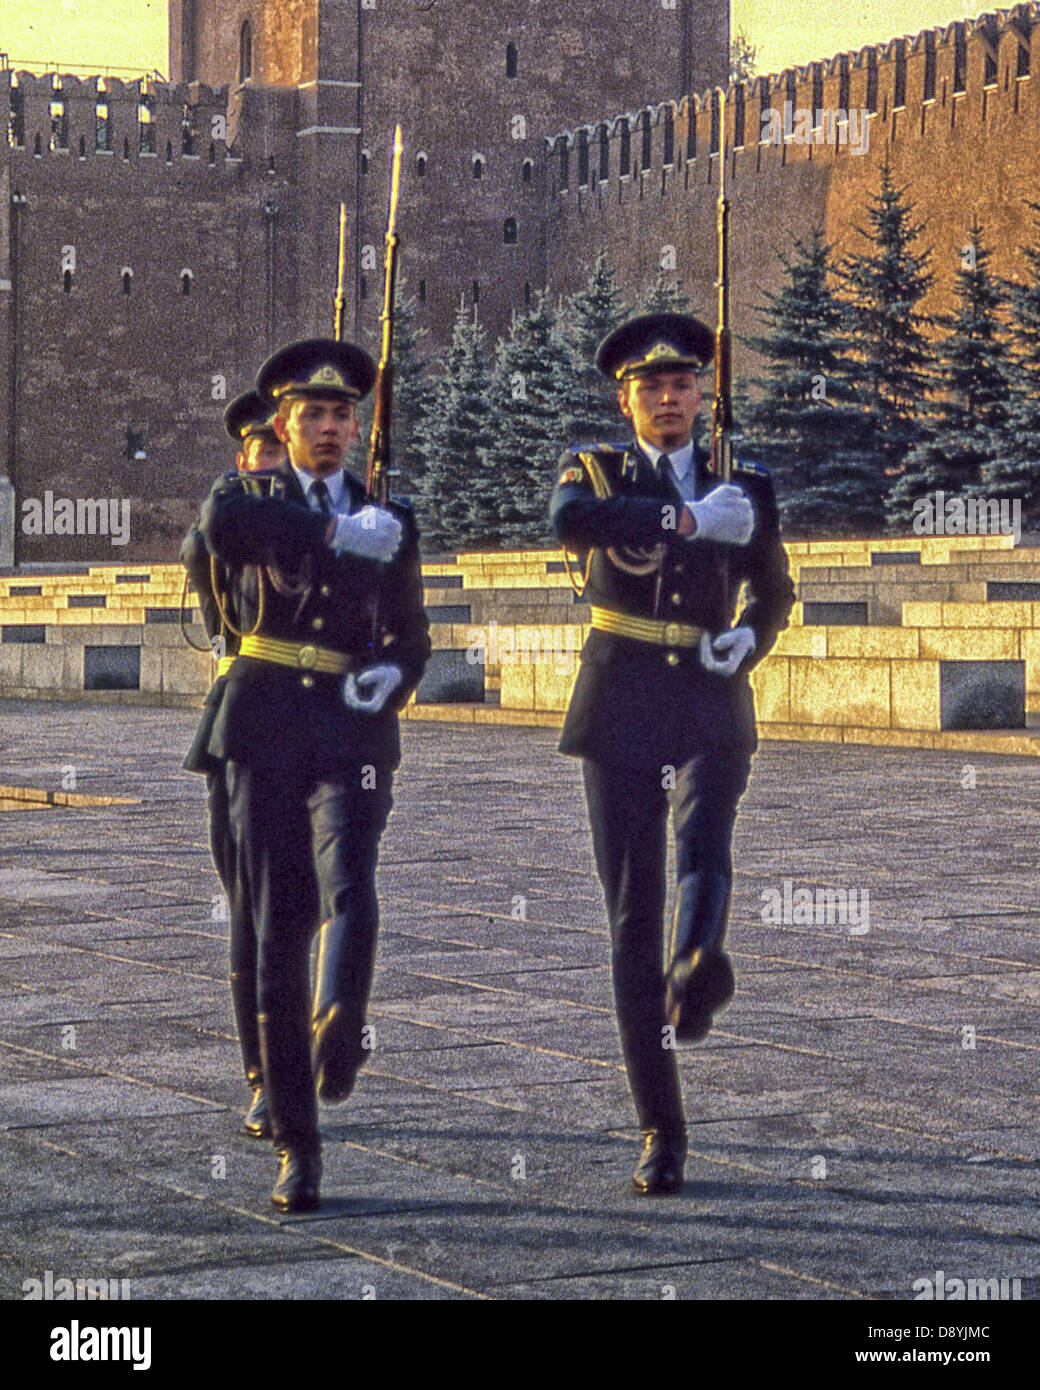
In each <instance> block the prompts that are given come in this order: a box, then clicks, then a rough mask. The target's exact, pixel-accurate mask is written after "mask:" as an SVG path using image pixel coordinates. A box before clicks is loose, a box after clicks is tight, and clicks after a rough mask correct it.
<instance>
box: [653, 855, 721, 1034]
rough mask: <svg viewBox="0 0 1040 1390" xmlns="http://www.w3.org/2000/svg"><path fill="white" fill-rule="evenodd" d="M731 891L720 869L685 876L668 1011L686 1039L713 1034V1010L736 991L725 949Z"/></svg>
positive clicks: (676, 922)
mask: <svg viewBox="0 0 1040 1390" xmlns="http://www.w3.org/2000/svg"><path fill="white" fill-rule="evenodd" d="M729 892H730V884H729V880H728V879H727V878H726V876H725V875H724V874H721V873H719V872H718V871H717V870H714V869H698V870H697V871H696V872H695V873H692V874H687V875H686V876H685V877H684V878H682V879H680V881H679V887H678V891H677V893H676V899H675V919H674V924H673V928H672V963H671V966H670V967H669V970H668V975H667V979H666V982H665V983H666V990H665V1013H666V1015H667V1018H668V1022H669V1023H670V1024H671V1025H672V1027H673V1028H674V1029H675V1036H676V1037H677V1038H679V1039H681V1040H682V1041H683V1042H699V1041H700V1040H701V1039H702V1038H705V1037H707V1035H708V1032H709V1031H710V1029H711V1016H712V1014H713V1013H714V1012H715V1010H716V1009H719V1008H721V1007H722V1005H723V1004H725V1003H726V1002H727V1001H728V1000H729V999H731V998H732V997H733V989H734V980H733V968H732V966H731V965H730V962H729V957H728V956H727V955H726V954H725V952H724V951H723V950H722V940H723V937H724V935H725V932H726V916H727V912H728V910H729Z"/></svg>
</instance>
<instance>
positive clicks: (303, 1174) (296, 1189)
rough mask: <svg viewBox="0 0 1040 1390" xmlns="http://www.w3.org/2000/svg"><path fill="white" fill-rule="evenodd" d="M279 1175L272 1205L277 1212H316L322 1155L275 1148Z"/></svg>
mask: <svg viewBox="0 0 1040 1390" xmlns="http://www.w3.org/2000/svg"><path fill="white" fill-rule="evenodd" d="M275 1153H276V1154H277V1155H278V1176H277V1178H276V1179H275V1183H274V1187H273V1188H272V1189H271V1205H272V1206H273V1207H275V1208H276V1209H277V1210H278V1211H286V1212H291V1211H315V1210H316V1209H317V1208H318V1207H320V1206H321V1190H320V1189H321V1154H320V1152H319V1153H307V1152H303V1151H301V1150H299V1149H290V1148H276V1149H275Z"/></svg>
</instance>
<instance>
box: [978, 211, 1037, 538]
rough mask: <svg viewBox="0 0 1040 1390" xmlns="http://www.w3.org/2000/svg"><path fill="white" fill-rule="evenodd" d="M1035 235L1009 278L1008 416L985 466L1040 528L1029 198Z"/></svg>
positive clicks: (995, 484) (992, 487) (990, 481)
mask: <svg viewBox="0 0 1040 1390" xmlns="http://www.w3.org/2000/svg"><path fill="white" fill-rule="evenodd" d="M1029 207H1030V209H1031V210H1032V212H1033V213H1034V223H1035V226H1036V236H1035V238H1034V240H1033V241H1032V243H1031V244H1030V245H1029V246H1023V247H1020V250H1021V253H1022V255H1023V256H1024V258H1025V262H1026V268H1027V276H1026V279H1025V280H1024V281H1009V282H1006V283H1005V285H1004V290H1005V293H1006V296H1007V299H1008V301H1009V304H1010V309H1011V313H1010V338H1011V356H1010V360H1009V362H1008V378H1009V386H1010V390H1009V395H1008V403H1007V419H1006V421H1005V425H1004V430H1003V435H1002V439H1001V440H1000V444H999V447H998V448H997V450H996V451H995V456H994V457H993V458H992V459H990V460H989V461H987V462H986V463H985V464H984V465H983V470H982V473H983V479H982V481H983V490H984V491H985V492H987V494H991V495H994V496H1003V497H1010V498H1016V497H1017V498H1019V499H1020V500H1021V502H1022V512H1023V517H1024V520H1025V523H1026V524H1027V525H1028V526H1029V527H1030V529H1031V530H1036V529H1037V528H1040V203H1030V204H1029Z"/></svg>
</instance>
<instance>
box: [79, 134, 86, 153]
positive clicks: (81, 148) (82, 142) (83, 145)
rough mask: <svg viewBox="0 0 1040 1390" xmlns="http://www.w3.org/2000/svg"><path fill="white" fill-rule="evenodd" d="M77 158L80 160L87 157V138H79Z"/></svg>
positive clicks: (82, 136) (83, 136)
mask: <svg viewBox="0 0 1040 1390" xmlns="http://www.w3.org/2000/svg"><path fill="white" fill-rule="evenodd" d="M79 157H80V159H86V157H87V137H86V136H85V135H81V136H80V137H79Z"/></svg>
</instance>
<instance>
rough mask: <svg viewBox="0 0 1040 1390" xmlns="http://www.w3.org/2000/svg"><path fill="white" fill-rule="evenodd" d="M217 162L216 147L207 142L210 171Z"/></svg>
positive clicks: (211, 142)
mask: <svg viewBox="0 0 1040 1390" xmlns="http://www.w3.org/2000/svg"><path fill="white" fill-rule="evenodd" d="M216 162H217V147H216V145H214V143H213V141H212V140H211V141H210V142H209V166H210V168H211V169H212V168H213V166H214V165H215V164H216Z"/></svg>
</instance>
